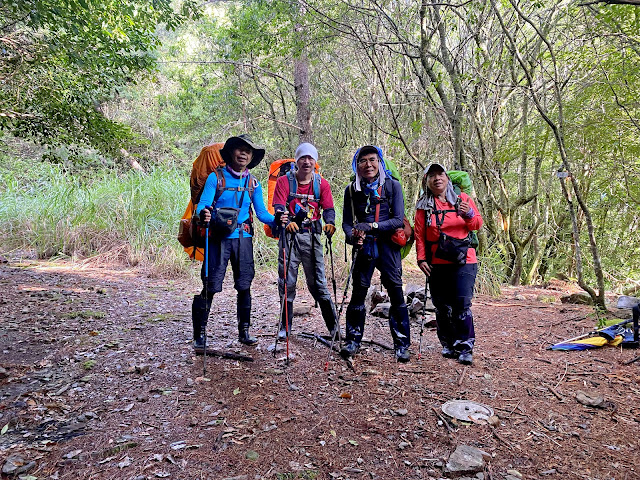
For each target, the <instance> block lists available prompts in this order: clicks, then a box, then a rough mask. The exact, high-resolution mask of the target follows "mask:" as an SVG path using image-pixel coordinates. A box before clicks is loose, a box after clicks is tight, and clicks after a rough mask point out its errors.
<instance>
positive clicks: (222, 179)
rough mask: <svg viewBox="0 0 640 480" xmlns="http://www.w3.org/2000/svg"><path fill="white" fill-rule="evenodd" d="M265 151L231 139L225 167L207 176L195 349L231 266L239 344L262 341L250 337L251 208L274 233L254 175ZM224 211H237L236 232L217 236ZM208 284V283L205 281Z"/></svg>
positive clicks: (200, 205) (201, 344)
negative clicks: (205, 240)
mask: <svg viewBox="0 0 640 480" xmlns="http://www.w3.org/2000/svg"><path fill="white" fill-rule="evenodd" d="M264 153H265V152H264V149H262V148H260V147H258V146H257V145H256V144H255V143H254V142H253V141H252V140H251V138H250V137H249V136H248V135H240V136H237V137H231V138H229V139H227V141H226V142H225V144H224V147H223V148H222V149H221V150H220V154H221V156H222V159H223V160H224V162H225V166H223V167H219V168H218V169H216V170H215V171H214V172H213V173H211V174H210V175H209V176H208V177H207V181H206V183H205V186H204V190H203V191H202V196H201V197H200V201H199V202H198V207H197V209H196V212H197V213H198V214H199V215H200V217H201V220H202V221H203V222H207V223H208V222H209V221H211V220H212V214H213V217H214V219H213V221H211V227H210V230H211V231H212V234H211V235H210V240H209V249H208V251H209V255H208V257H209V258H208V277H205V264H204V262H203V265H202V273H201V277H202V283H203V289H202V293H201V294H200V295H196V296H195V297H194V298H193V305H192V320H193V338H194V342H193V344H194V348H195V349H196V350H198V349H203V348H204V345H205V331H206V330H205V327H206V325H207V320H208V316H209V310H210V309H211V301H212V298H213V295H214V294H215V293H218V292H221V291H222V282H223V280H224V276H225V273H226V271H227V265H228V263H229V261H230V262H231V268H232V270H233V280H234V288H235V289H236V290H237V292H238V298H237V317H238V339H239V341H240V342H241V343H243V344H245V345H255V344H256V343H257V342H258V340H257V339H256V338H255V337H253V336H251V335H250V334H249V326H250V325H251V290H250V289H251V282H252V281H253V277H254V275H255V270H254V264H253V238H252V235H253V226H252V224H251V214H250V207H251V205H253V209H254V210H255V212H256V215H257V217H258V218H259V219H260V221H261V222H263V223H266V224H268V225H270V226H272V228H273V223H274V216H273V215H271V214H270V213H269V212H268V211H267V209H266V207H265V205H264V200H263V199H262V188H261V187H260V183H259V182H258V180H257V179H256V178H255V177H254V176H253V175H252V174H251V173H250V172H249V170H250V169H252V168H253V167H255V166H256V165H258V164H259V163H260V161H261V160H262V158H263V157H264ZM223 208H231V209H238V214H237V227H236V228H235V229H234V230H233V231H231V233H228V232H224V233H220V231H218V233H216V227H215V225H216V222H217V221H218V219H219V213H221V212H222V210H221V209H223ZM205 279H206V280H205Z"/></svg>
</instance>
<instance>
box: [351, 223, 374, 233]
mask: <svg viewBox="0 0 640 480" xmlns="http://www.w3.org/2000/svg"><path fill="white" fill-rule="evenodd" d="M353 228H355V229H356V230H360V231H361V232H370V231H371V225H370V224H368V223H364V222H362V223H356V224H355V225H354V226H353Z"/></svg>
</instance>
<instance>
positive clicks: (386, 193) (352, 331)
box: [340, 145, 411, 362]
mask: <svg viewBox="0 0 640 480" xmlns="http://www.w3.org/2000/svg"><path fill="white" fill-rule="evenodd" d="M352 168H353V171H354V173H355V176H356V177H355V181H354V182H352V183H351V184H350V185H349V186H348V187H347V189H346V190H345V193H344V207H343V216H342V218H343V221H342V229H343V230H344V233H345V236H346V241H347V242H348V243H349V244H352V245H354V247H355V248H356V249H358V251H357V254H356V257H355V265H354V268H353V293H352V295H351V301H350V302H349V306H348V307H347V315H346V323H347V326H346V339H345V344H344V346H343V348H342V350H341V351H340V354H341V355H342V356H343V357H345V358H348V357H351V356H353V355H354V354H356V353H357V352H358V350H359V349H360V342H361V341H362V335H363V333H364V323H365V317H366V314H367V312H366V309H365V305H364V303H365V298H366V296H367V291H368V290H369V286H370V285H371V277H372V276H373V271H374V269H375V268H377V269H378V270H379V271H380V278H381V280H382V285H384V287H385V288H386V290H387V292H388V293H389V298H390V300H391V309H390V313H389V328H390V329H391V336H392V337H393V344H394V347H395V354H396V359H397V360H398V361H399V362H408V361H409V358H410V355H409V345H410V343H411V338H410V327H409V313H408V311H407V304H406V303H405V299H404V293H403V291H402V259H401V256H400V247H399V246H398V245H396V244H395V243H393V242H392V241H391V235H392V234H393V232H395V230H396V229H398V228H401V227H402V226H403V219H404V197H403V194H402V187H401V186H400V182H398V181H397V180H395V179H393V178H392V177H391V174H390V172H389V171H388V170H387V169H386V166H385V163H384V157H383V155H382V150H381V149H380V148H379V147H375V146H372V145H366V146H364V147H362V148H360V149H358V151H357V152H356V154H355V155H354V157H353V161H352Z"/></svg>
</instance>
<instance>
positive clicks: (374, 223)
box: [371, 222, 378, 230]
mask: <svg viewBox="0 0 640 480" xmlns="http://www.w3.org/2000/svg"><path fill="white" fill-rule="evenodd" d="M371 228H373V229H375V230H377V229H378V222H373V223H372V224H371Z"/></svg>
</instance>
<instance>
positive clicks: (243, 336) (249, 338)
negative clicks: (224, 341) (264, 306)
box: [238, 327, 258, 345]
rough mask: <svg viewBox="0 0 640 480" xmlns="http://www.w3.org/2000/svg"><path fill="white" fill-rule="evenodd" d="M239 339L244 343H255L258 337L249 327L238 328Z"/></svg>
mask: <svg viewBox="0 0 640 480" xmlns="http://www.w3.org/2000/svg"><path fill="white" fill-rule="evenodd" d="M238 340H239V341H240V343H243V344H244V345H255V344H257V343H258V339H257V338H256V337H254V336H253V335H251V334H250V333H249V327H245V328H242V327H241V328H239V329H238Z"/></svg>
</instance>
